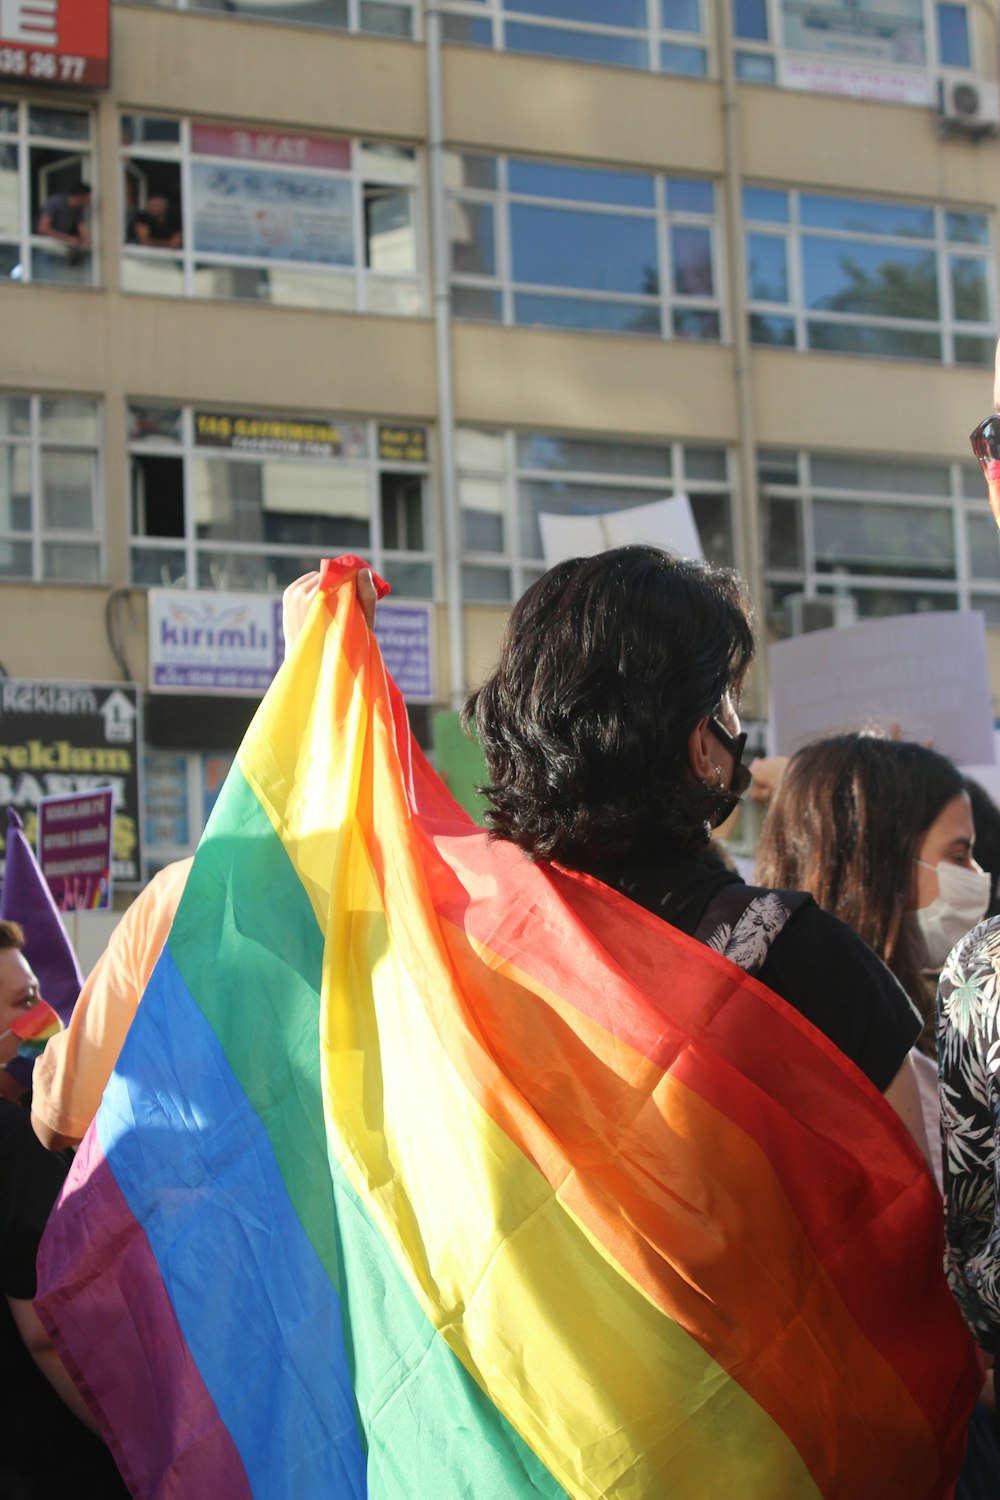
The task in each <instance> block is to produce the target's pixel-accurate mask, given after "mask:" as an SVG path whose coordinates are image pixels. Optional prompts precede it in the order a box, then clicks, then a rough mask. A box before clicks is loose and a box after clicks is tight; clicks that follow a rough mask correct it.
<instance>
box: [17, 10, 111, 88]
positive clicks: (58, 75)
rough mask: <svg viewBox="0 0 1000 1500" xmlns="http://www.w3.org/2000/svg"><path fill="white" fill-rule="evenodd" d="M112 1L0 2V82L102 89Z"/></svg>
mask: <svg viewBox="0 0 1000 1500" xmlns="http://www.w3.org/2000/svg"><path fill="white" fill-rule="evenodd" d="M110 11H111V0H0V77H4V78H13V79H17V80H18V81H19V82H21V83H40V84H44V85H45V86H46V87H48V88H52V87H59V86H65V87H69V88H74V87H75V88H81V87H82V88H106V87H107V85H108V60H109V55H110V39H111V24H110Z"/></svg>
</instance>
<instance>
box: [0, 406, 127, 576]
mask: <svg viewBox="0 0 1000 1500" xmlns="http://www.w3.org/2000/svg"><path fill="white" fill-rule="evenodd" d="M0 399H4V400H8V399H13V400H22V401H23V400H26V401H27V402H28V431H27V433H11V434H7V433H0V456H5V455H6V452H7V450H8V449H13V450H17V449H27V450H28V483H29V504H30V508H31V522H30V527H29V529H28V530H27V531H18V530H15V529H14V528H13V527H6V528H2V529H0V547H3V546H8V545H10V546H14V547H16V546H23V545H24V543H25V542H28V543H30V547H31V573H30V575H25V574H15V573H11V574H8V575H3V577H2V582H4V583H15V584H17V583H44V584H46V585H54V586H58V587H63V588H90V587H97V586H102V585H104V584H105V583H106V581H107V576H108V572H107V540H106V520H107V517H106V512H105V506H104V503H103V498H104V494H105V486H104V450H105V432H104V402H103V401H102V399H101V398H100V397H99V396H95V395H93V394H92V393H90V392H81V391H26V390H22V389H14V388H12V387H6V386H5V387H3V388H0ZM61 400H65V401H85V402H88V403H89V404H90V405H91V406H92V407H93V411H94V427H95V437H94V442H93V445H92V446H91V445H90V444H89V443H83V442H80V441H79V440H75V439H72V438H68V439H66V438H52V437H45V436H43V434H42V404H43V403H44V402H46V401H61ZM44 453H72V454H81V453H83V454H87V455H88V456H89V457H90V458H91V461H92V465H93V468H92V484H93V487H92V494H91V504H92V509H93V523H94V524H93V527H92V528H91V529H90V530H88V531H84V530H82V529H81V530H72V529H70V528H69V527H65V526H57V527H46V525H45V516H44V509H43V507H44V494H43V490H42V457H43V454H44ZM50 545H58V546H60V547H73V546H76V547H79V548H80V549H81V550H86V551H88V552H90V551H92V550H93V549H95V548H96V552H97V572H96V576H95V577H93V578H87V579H81V578H59V577H56V576H49V575H48V574H47V573H46V571H45V550H46V547H47V546H50Z"/></svg>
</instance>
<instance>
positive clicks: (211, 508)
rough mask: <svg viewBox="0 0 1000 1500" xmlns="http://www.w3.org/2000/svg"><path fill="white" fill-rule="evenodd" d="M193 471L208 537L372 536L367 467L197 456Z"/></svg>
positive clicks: (302, 541) (308, 540)
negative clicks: (370, 532) (239, 460)
mask: <svg viewBox="0 0 1000 1500" xmlns="http://www.w3.org/2000/svg"><path fill="white" fill-rule="evenodd" d="M191 473H192V484H193V491H194V520H195V525H196V527H197V532H198V536H199V538H201V539H202V540H205V541H228V540H232V541H265V540H266V541H270V542H281V543H290V544H293V545H299V546H307V545H308V546H323V545H336V546H341V545H343V546H351V545H361V546H366V545H367V544H368V541H369V525H368V483H367V473H366V471H365V470H364V469H354V468H349V467H346V466H345V467H344V468H341V467H340V466H339V465H335V464H329V465H327V464H316V463H312V464H310V463H295V462H285V461H279V460H270V461H264V462H262V463H242V462H230V461H226V460H220V459H195V460H194V462H193V463H192V465H191Z"/></svg>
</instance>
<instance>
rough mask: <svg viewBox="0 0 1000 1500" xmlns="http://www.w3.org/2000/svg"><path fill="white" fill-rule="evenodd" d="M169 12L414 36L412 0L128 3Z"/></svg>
mask: <svg viewBox="0 0 1000 1500" xmlns="http://www.w3.org/2000/svg"><path fill="white" fill-rule="evenodd" d="M129 3H130V4H132V5H155V6H158V7H164V8H168V9H172V10H201V11H211V12H212V13H213V14H217V13H219V12H222V13H223V14H225V15H236V16H250V17H252V18H253V19H255V20H258V21H281V22H283V23H284V24H285V25H292V26H330V27H332V28H333V29H334V30H336V31H367V32H372V33H374V34H375V35H376V36H406V37H410V36H413V35H414V34H415V24H416V17H417V13H418V7H417V5H416V3H415V0H129Z"/></svg>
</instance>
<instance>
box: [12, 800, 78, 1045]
mask: <svg viewBox="0 0 1000 1500" xmlns="http://www.w3.org/2000/svg"><path fill="white" fill-rule="evenodd" d="M5 861H6V862H5V864H4V872H3V885H2V886H0V918H2V919H3V920H4V921H7V922H19V923H20V924H21V926H22V927H23V928H24V956H25V958H26V959H27V960H28V963H29V964H30V965H31V967H32V968H33V969H34V971H35V977H36V978H37V980H38V988H39V990H40V991H41V995H42V999H43V1000H47V1001H48V1003H49V1004H50V1005H51V1006H52V1009H53V1010H54V1011H56V1012H57V1013H58V1015H59V1019H60V1020H61V1021H62V1023H63V1025H65V1024H66V1023H67V1022H68V1021H69V1018H70V1012H71V1011H72V1009H73V1006H74V1005H75V1004H76V998H77V996H78V995H79V993H80V990H81V989H82V988H83V975H82V974H81V972H80V965H79V964H78V963H77V961H76V954H75V953H74V952H73V949H72V946H71V945H70V940H69V938H68V937H67V935H66V929H65V927H64V926H63V924H62V921H61V919H60V917H59V913H58V911H57V910H56V904H55V902H54V901H53V899H52V892H51V891H50V890H49V888H48V885H47V884H46V881H45V877H44V876H43V874H42V872H41V870H40V869H39V868H38V861H37V860H36V859H35V854H34V850H33V849H32V847H31V845H30V844H29V843H28V840H27V839H26V838H25V836H24V830H23V828H22V827H21V819H20V818H19V817H18V815H17V813H16V812H15V811H14V809H13V808H12V807H8V809H7V847H6V851H5Z"/></svg>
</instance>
